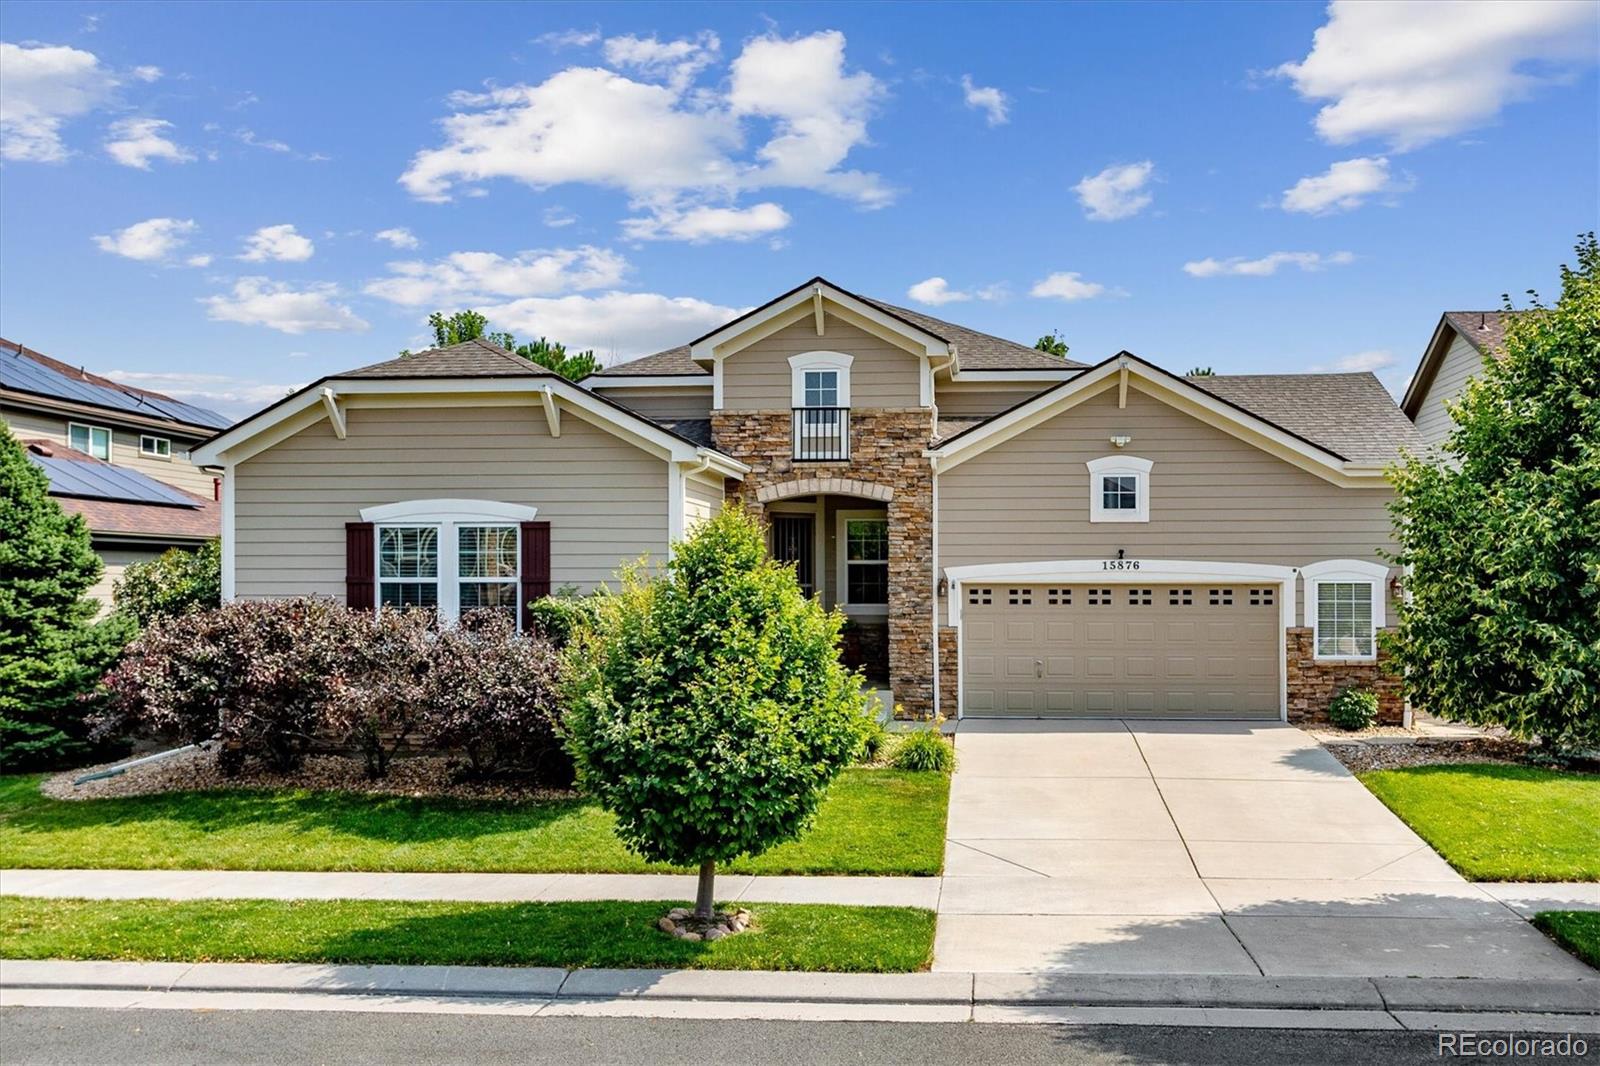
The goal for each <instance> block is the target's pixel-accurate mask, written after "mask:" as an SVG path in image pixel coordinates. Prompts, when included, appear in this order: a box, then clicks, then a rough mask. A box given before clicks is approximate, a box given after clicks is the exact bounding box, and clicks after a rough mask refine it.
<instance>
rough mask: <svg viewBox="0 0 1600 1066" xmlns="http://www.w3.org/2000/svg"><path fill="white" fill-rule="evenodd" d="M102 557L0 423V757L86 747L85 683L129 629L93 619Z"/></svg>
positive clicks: (43, 758)
mask: <svg viewBox="0 0 1600 1066" xmlns="http://www.w3.org/2000/svg"><path fill="white" fill-rule="evenodd" d="M102 569H103V564H102V563H101V562H100V557H99V556H97V555H96V554H95V553H94V549H93V548H92V547H91V546H90V542H89V527H88V526H86V525H85V524H84V521H83V518H82V517H81V516H79V515H68V514H67V513H66V512H64V511H63V510H62V509H61V505H60V504H58V503H57V502H56V501H55V500H53V499H51V498H50V482H49V479H48V478H46V477H45V474H44V471H43V470H41V469H40V468H39V467H37V466H35V465H34V464H33V463H32V462H31V461H30V460H29V459H28V456H27V453H26V452H24V451H23V447H22V443H21V442H20V441H19V440H17V439H16V438H15V437H13V436H12V435H11V433H10V431H9V429H8V428H6V427H5V426H4V423H0V766H3V767H4V768H5V769H7V770H19V769H22V768H24V767H26V766H34V765H38V766H43V765H54V764H59V763H62V762H65V761H67V760H69V759H73V758H78V757H81V756H82V755H83V754H84V753H85V752H86V751H87V750H88V748H87V745H86V743H85V742H86V741H87V740H88V738H89V722H88V718H89V712H90V711H91V710H92V709H93V707H92V696H93V693H94V688H95V682H96V681H97V680H99V678H100V675H101V674H102V673H103V672H104V671H105V669H106V667H107V666H109V665H111V663H112V661H113V660H114V659H115V658H116V656H117V652H118V651H119V650H120V649H121V647H122V645H123V643H124V642H125V641H126V640H127V639H128V638H129V637H131V636H132V635H133V633H132V628H133V627H132V626H131V625H130V624H129V622H128V621H127V619H125V618H123V617H121V616H118V615H113V616H111V617H109V618H106V619H102V620H101V621H98V622H96V621H95V616H96V615H97V614H98V613H99V611H100V604H99V603H97V602H96V601H94V600H92V599H90V598H89V597H88V595H87V593H88V591H89V588H90V586H92V585H93V584H94V583H95V582H96V581H97V580H99V578H100V574H101V571H102Z"/></svg>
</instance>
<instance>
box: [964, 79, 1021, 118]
mask: <svg viewBox="0 0 1600 1066" xmlns="http://www.w3.org/2000/svg"><path fill="white" fill-rule="evenodd" d="M961 91H962V92H963V93H964V94H965V96H966V100H967V106H968V107H970V108H974V109H976V110H979V111H982V112H983V113H984V120H985V121H987V122H988V123H989V125H991V126H1004V125H1005V124H1006V123H1007V122H1010V121H1011V116H1010V115H1009V114H1008V113H1007V109H1008V108H1009V107H1010V106H1011V98H1010V97H1008V96H1007V95H1006V94H1005V93H1003V92H1001V91H1000V90H999V89H995V88H992V87H989V86H984V85H974V84H972V76H971V75H969V74H963V75H961Z"/></svg>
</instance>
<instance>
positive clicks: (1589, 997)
mask: <svg viewBox="0 0 1600 1066" xmlns="http://www.w3.org/2000/svg"><path fill="white" fill-rule="evenodd" d="M1307 1004H1312V1005H1314V1006H1313V1007H1308V1006H1306V1005H1307ZM0 1006H89V1007H102V1008H109V1009H141V1008H142V1009H151V1008H154V1009H173V1010H200V1009H210V1010H304V1011H345V1012H352V1011H365V1012H388V1013H434V1014H439V1013H451V1014H511V1015H522V1016H531V1015H539V1016H557V1015H571V1016H577V1015H587V1016H632V1017H673V1018H686V1017H695V1018H775V1019H793V1020H814V1021H845V1020H851V1021H921V1022H968V1021H976V1022H1014V1023H1048V1024H1125V1025H1206V1026H1251V1027H1263V1026H1268V1027H1270V1026H1277V1027H1294V1028H1329V1029H1489V1028H1493V1029H1496V1030H1502V1031H1518V1030H1520V1031H1534V1032H1565V1033H1585V1034H1588V1033H1600V982H1595V981H1481V980H1479V981H1473V980H1466V981H1462V980H1447V981H1441V980H1427V979H1405V978H1379V979H1367V978H1267V977H1261V976H1254V977H1250V976H1245V977H1215V976H1195V975H1183V976H1169V977H1128V976H1120V975H1112V974H1081V975H1050V976H1028V975H1018V974H1013V975H1002V974H983V973H976V974H975V973H915V974H820V973H775V972H763V971H715V970H575V971H570V972H569V971H566V970H560V969H546V968H530V969H514V968H499V967H482V968H477V967H460V966H307V965H267V964H239V963H196V964H190V963H121V962H54V961H40V962H29V961H4V962H0Z"/></svg>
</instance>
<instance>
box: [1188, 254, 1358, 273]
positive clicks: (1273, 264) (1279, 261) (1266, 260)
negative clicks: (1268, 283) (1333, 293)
mask: <svg viewBox="0 0 1600 1066" xmlns="http://www.w3.org/2000/svg"><path fill="white" fill-rule="evenodd" d="M1355 259H1356V257H1355V256H1354V255H1352V254H1351V253H1349V252H1333V253H1331V254H1329V255H1323V254H1322V253H1321V252H1273V253H1272V254H1270V255H1264V256H1262V257H1261V258H1260V259H1246V258H1245V257H1244V256H1234V257H1233V258H1231V259H1215V258H1207V259H1197V260H1195V261H1194V262H1191V263H1185V264H1183V272H1184V273H1185V274H1188V275H1189V276H1190V277H1194V278H1217V277H1242V278H1266V277H1271V276H1272V275H1273V274H1276V273H1277V272H1278V268H1279V267H1289V266H1292V267H1299V268H1300V269H1301V270H1303V271H1312V270H1321V269H1322V268H1323V267H1326V266H1345V265H1346V264H1349V263H1353V262H1355Z"/></svg>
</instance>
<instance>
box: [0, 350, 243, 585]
mask: <svg viewBox="0 0 1600 1066" xmlns="http://www.w3.org/2000/svg"><path fill="white" fill-rule="evenodd" d="M0 419H3V420H4V421H5V423H6V424H7V426H8V427H9V429H10V432H11V433H12V435H13V436H15V437H17V438H18V439H19V440H21V441H22V442H23V443H24V444H25V445H26V446H27V448H28V458H30V459H31V460H33V462H34V463H35V464H37V465H38V466H39V467H41V468H42V469H43V470H44V471H45V473H46V475H48V477H49V478H50V495H51V496H52V497H54V498H55V500H56V501H57V502H58V503H60V504H61V506H62V508H64V509H65V510H67V511H69V512H73V513H77V514H81V515H83V517H84V520H85V521H86V522H87V523H88V525H89V530H90V533H91V534H92V535H93V541H94V549H95V551H96V553H98V554H99V556H100V558H101V559H102V560H104V562H105V572H104V573H103V574H102V575H101V577H100V581H99V583H98V584H96V585H95V587H94V588H93V589H91V590H90V594H91V595H92V596H94V597H95V598H96V599H98V600H100V601H101V602H102V603H105V604H108V605H109V604H110V603H111V589H112V585H113V584H114V583H115V582H116V580H117V579H118V578H120V577H121V576H122V572H123V570H124V569H125V568H126V567H127V566H128V564H130V563H136V562H143V561H145V560H148V559H154V558H155V557H156V556H158V555H160V554H161V553H162V552H164V551H166V550H167V549H169V548H196V547H199V546H200V545H201V544H204V543H205V542H206V541H207V540H211V539H214V538H215V537H216V536H217V535H218V533H219V532H220V527H221V521H220V518H221V510H222V509H221V506H220V505H219V504H218V502H217V496H218V489H217V484H216V478H215V475H213V474H210V473H207V472H206V471H204V470H202V469H201V468H200V467H199V466H198V465H197V464H196V463H195V462H194V460H193V459H192V458H191V456H190V450H191V449H192V448H193V447H194V446H195V445H196V444H197V443H199V442H200V441H201V440H203V439H205V438H206V437H208V436H210V435H211V434H213V433H215V432H216V431H217V430H218V429H221V428H223V427H225V426H227V425H228V420H227V419H226V418H224V417H222V416H221V415H219V414H217V413H216V412H215V411H207V410H205V409H203V408H200V407H194V406H191V405H189V404H186V403H183V402H181V401H178V400H174V399H173V398H172V397H170V396H163V395H162V394H161V393H158V392H150V391H148V390H146V389H138V388H134V387H132V386H129V385H123V384H121V383H119V382H115V381H112V380H110V379H109V378H103V377H100V376H98V375H96V374H90V373H88V372H86V371H84V370H83V369H81V368H79V367H74V366H70V365H68V364H66V363H63V362H61V361H59V360H56V359H51V358H50V357H48V356H45V355H41V354H40V353H38V352H35V351H32V350H30V349H27V348H24V347H23V346H22V345H20V344H16V343H13V342H12V341H7V340H0Z"/></svg>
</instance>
